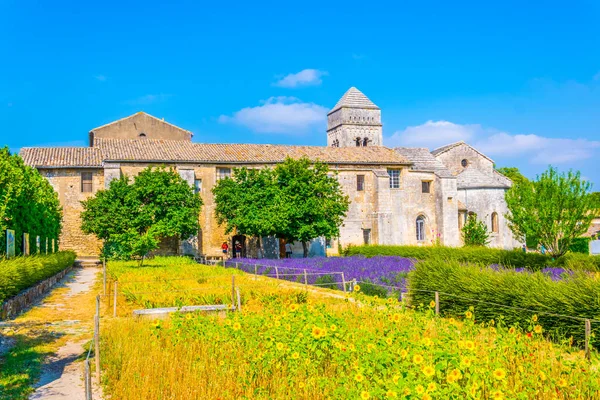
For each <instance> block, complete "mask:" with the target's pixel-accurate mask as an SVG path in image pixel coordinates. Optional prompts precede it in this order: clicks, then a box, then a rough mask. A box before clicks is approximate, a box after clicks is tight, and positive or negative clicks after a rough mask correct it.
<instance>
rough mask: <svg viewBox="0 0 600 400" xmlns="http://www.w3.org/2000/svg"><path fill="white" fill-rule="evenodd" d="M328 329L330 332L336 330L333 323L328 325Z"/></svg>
mask: <svg viewBox="0 0 600 400" xmlns="http://www.w3.org/2000/svg"><path fill="white" fill-rule="evenodd" d="M329 330H330V331H331V332H335V331H337V326H335V324H331V326H330V327H329Z"/></svg>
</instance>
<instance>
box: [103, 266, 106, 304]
mask: <svg viewBox="0 0 600 400" xmlns="http://www.w3.org/2000/svg"><path fill="white" fill-rule="evenodd" d="M102 272H103V278H102V281H103V285H102V286H103V288H104V293H103V294H104V295H105V296H106V257H102Z"/></svg>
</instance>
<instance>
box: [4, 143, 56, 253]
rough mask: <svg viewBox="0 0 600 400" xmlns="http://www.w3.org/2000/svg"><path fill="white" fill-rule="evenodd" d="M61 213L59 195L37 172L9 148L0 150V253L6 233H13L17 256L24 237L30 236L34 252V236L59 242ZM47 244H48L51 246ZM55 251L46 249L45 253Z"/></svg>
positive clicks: (42, 243)
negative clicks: (7, 230)
mask: <svg viewBox="0 0 600 400" xmlns="http://www.w3.org/2000/svg"><path fill="white" fill-rule="evenodd" d="M61 228H62V209H61V206H60V202H59V200H58V194H57V193H56V192H55V191H54V188H53V187H52V185H50V182H48V180H47V179H46V178H44V177H43V176H42V175H41V174H40V173H39V171H38V170H37V169H35V168H32V167H29V166H27V165H25V164H24V162H23V159H21V157H20V156H19V155H17V154H11V153H10V151H9V150H8V148H6V147H5V148H2V149H0V253H1V252H3V251H5V250H6V244H5V243H6V238H5V229H12V230H14V231H15V241H16V243H15V245H16V250H17V253H21V251H22V245H23V233H29V235H30V236H29V247H30V249H31V251H32V252H34V251H35V249H36V247H35V246H36V240H35V239H36V236H40V238H42V240H41V245H42V248H41V249H40V251H42V252H45V251H46V249H45V245H46V240H45V239H46V238H49V239H50V240H51V239H55V240H58V237H59V235H60V231H61ZM50 240H49V242H50ZM55 250H56V249H47V251H48V252H52V251H55Z"/></svg>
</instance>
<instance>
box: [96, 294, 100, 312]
mask: <svg viewBox="0 0 600 400" xmlns="http://www.w3.org/2000/svg"><path fill="white" fill-rule="evenodd" d="M96 315H98V316H100V295H97V296H96Z"/></svg>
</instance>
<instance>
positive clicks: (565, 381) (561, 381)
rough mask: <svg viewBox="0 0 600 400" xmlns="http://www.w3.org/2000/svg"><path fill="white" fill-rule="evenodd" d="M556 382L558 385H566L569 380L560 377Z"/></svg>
mask: <svg viewBox="0 0 600 400" xmlns="http://www.w3.org/2000/svg"><path fill="white" fill-rule="evenodd" d="M556 384H557V385H558V387H566V386H567V380H566V379H565V378H560V379H559V380H558V382H557V383H556Z"/></svg>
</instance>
